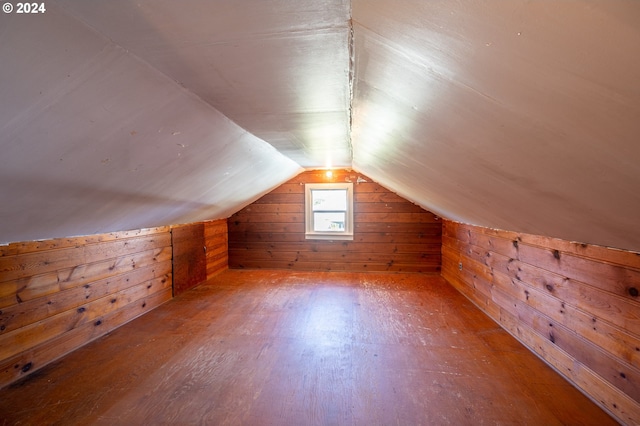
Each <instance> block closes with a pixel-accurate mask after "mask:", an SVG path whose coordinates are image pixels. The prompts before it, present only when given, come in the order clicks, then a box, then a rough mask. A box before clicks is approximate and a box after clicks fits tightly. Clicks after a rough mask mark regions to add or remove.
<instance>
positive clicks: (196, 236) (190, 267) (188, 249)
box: [171, 222, 207, 296]
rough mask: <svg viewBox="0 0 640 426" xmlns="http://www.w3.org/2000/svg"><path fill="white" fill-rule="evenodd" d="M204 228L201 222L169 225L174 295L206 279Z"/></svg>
mask: <svg viewBox="0 0 640 426" xmlns="http://www.w3.org/2000/svg"><path fill="white" fill-rule="evenodd" d="M204 229H205V227H204V223H203V222H197V223H190V224H187V225H176V226H172V227H171V236H172V244H173V295H174V296H178V295H179V294H181V293H184V292H185V291H187V290H189V289H190V288H193V287H195V286H197V285H198V284H200V283H202V282H204V281H206V279H207V258H206V253H205V252H206V246H205V237H204Z"/></svg>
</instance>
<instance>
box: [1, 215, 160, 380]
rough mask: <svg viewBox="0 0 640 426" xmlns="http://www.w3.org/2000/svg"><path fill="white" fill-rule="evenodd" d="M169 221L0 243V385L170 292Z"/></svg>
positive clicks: (60, 354)
mask: <svg viewBox="0 0 640 426" xmlns="http://www.w3.org/2000/svg"><path fill="white" fill-rule="evenodd" d="M171 259H172V248H171V233H170V229H169V227H160V228H150V229H144V230H137V231H128V232H117V233H110V234H102V235H93V236H84V237H74V238H61V239H54V240H47V241H35V242H25V243H15V244H10V245H8V246H4V247H2V248H0V386H3V385H6V384H8V383H11V382H13V381H15V380H17V379H19V378H21V377H24V376H25V375H26V374H30V373H32V372H33V371H36V370H38V369H39V368H41V367H43V366H44V365H46V364H48V363H50V362H51V361H53V360H55V359H57V358H59V357H61V356H62V355H64V354H66V353H68V352H70V351H72V350H74V349H76V348H78V347H80V346H82V345H84V344H86V343H87V342H89V341H91V340H93V339H95V338H97V337H99V336H101V335H103V334H105V333H107V332H109V331H111V330H113V329H114V328H117V327H119V326H120V325H122V324H124V323H125V322H127V321H129V320H131V319H133V318H135V317H137V316H139V315H141V314H143V313H145V312H147V311H149V310H150V309H152V308H154V307H156V306H158V305H159V304H161V303H164V302H165V301H167V300H169V299H170V298H171V292H172V289H171V287H172V265H171Z"/></svg>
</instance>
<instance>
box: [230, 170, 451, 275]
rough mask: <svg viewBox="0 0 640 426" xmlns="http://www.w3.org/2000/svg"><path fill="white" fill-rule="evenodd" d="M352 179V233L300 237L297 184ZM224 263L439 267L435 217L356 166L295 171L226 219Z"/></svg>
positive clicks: (331, 267)
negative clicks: (337, 237)
mask: <svg viewBox="0 0 640 426" xmlns="http://www.w3.org/2000/svg"><path fill="white" fill-rule="evenodd" d="M325 182H326V183H329V182H353V183H354V222H355V227H354V239H353V241H322V240H306V239H305V234H304V229H305V226H304V217H305V215H304V184H305V183H325ZM228 230H229V267H230V268H265V269H293V270H315V271H330V270H332V271H336V270H341V271H409V272H439V271H440V265H441V260H440V256H441V254H440V246H441V241H442V240H441V236H442V224H441V222H440V220H439V218H437V217H436V216H435V215H434V214H432V213H430V212H428V211H426V210H424V209H422V208H421V207H419V206H417V205H415V204H413V203H411V202H409V201H407V200H405V199H403V198H402V197H400V196H398V195H397V194H395V193H393V192H390V191H388V190H387V189H385V188H383V187H382V186H380V185H378V184H377V183H374V182H371V180H370V179H369V178H367V177H366V176H363V175H361V174H359V173H356V172H353V171H348V170H339V171H334V172H333V176H332V177H331V178H327V177H326V176H325V172H324V171H309V172H305V173H301V174H300V175H298V176H296V177H295V178H293V179H291V180H290V181H288V182H286V183H284V184H283V185H281V186H279V187H278V188H276V189H274V190H273V191H271V192H270V193H268V194H266V195H264V196H263V197H262V198H260V199H259V200H257V201H255V202H254V203H253V204H251V205H249V206H247V207H245V208H244V209H242V210H240V211H239V212H237V213H236V214H234V215H232V216H231V217H230V218H229V219H228Z"/></svg>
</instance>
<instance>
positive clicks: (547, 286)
mask: <svg viewBox="0 0 640 426" xmlns="http://www.w3.org/2000/svg"><path fill="white" fill-rule="evenodd" d="M544 288H546V289H547V290H549V291H551V292H553V286H552V285H551V284H545V285H544Z"/></svg>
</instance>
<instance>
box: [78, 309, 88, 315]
mask: <svg viewBox="0 0 640 426" xmlns="http://www.w3.org/2000/svg"><path fill="white" fill-rule="evenodd" d="M86 310H87V309H86V308H78V313H79V314H81V313H83V312H84V311H86Z"/></svg>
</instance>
